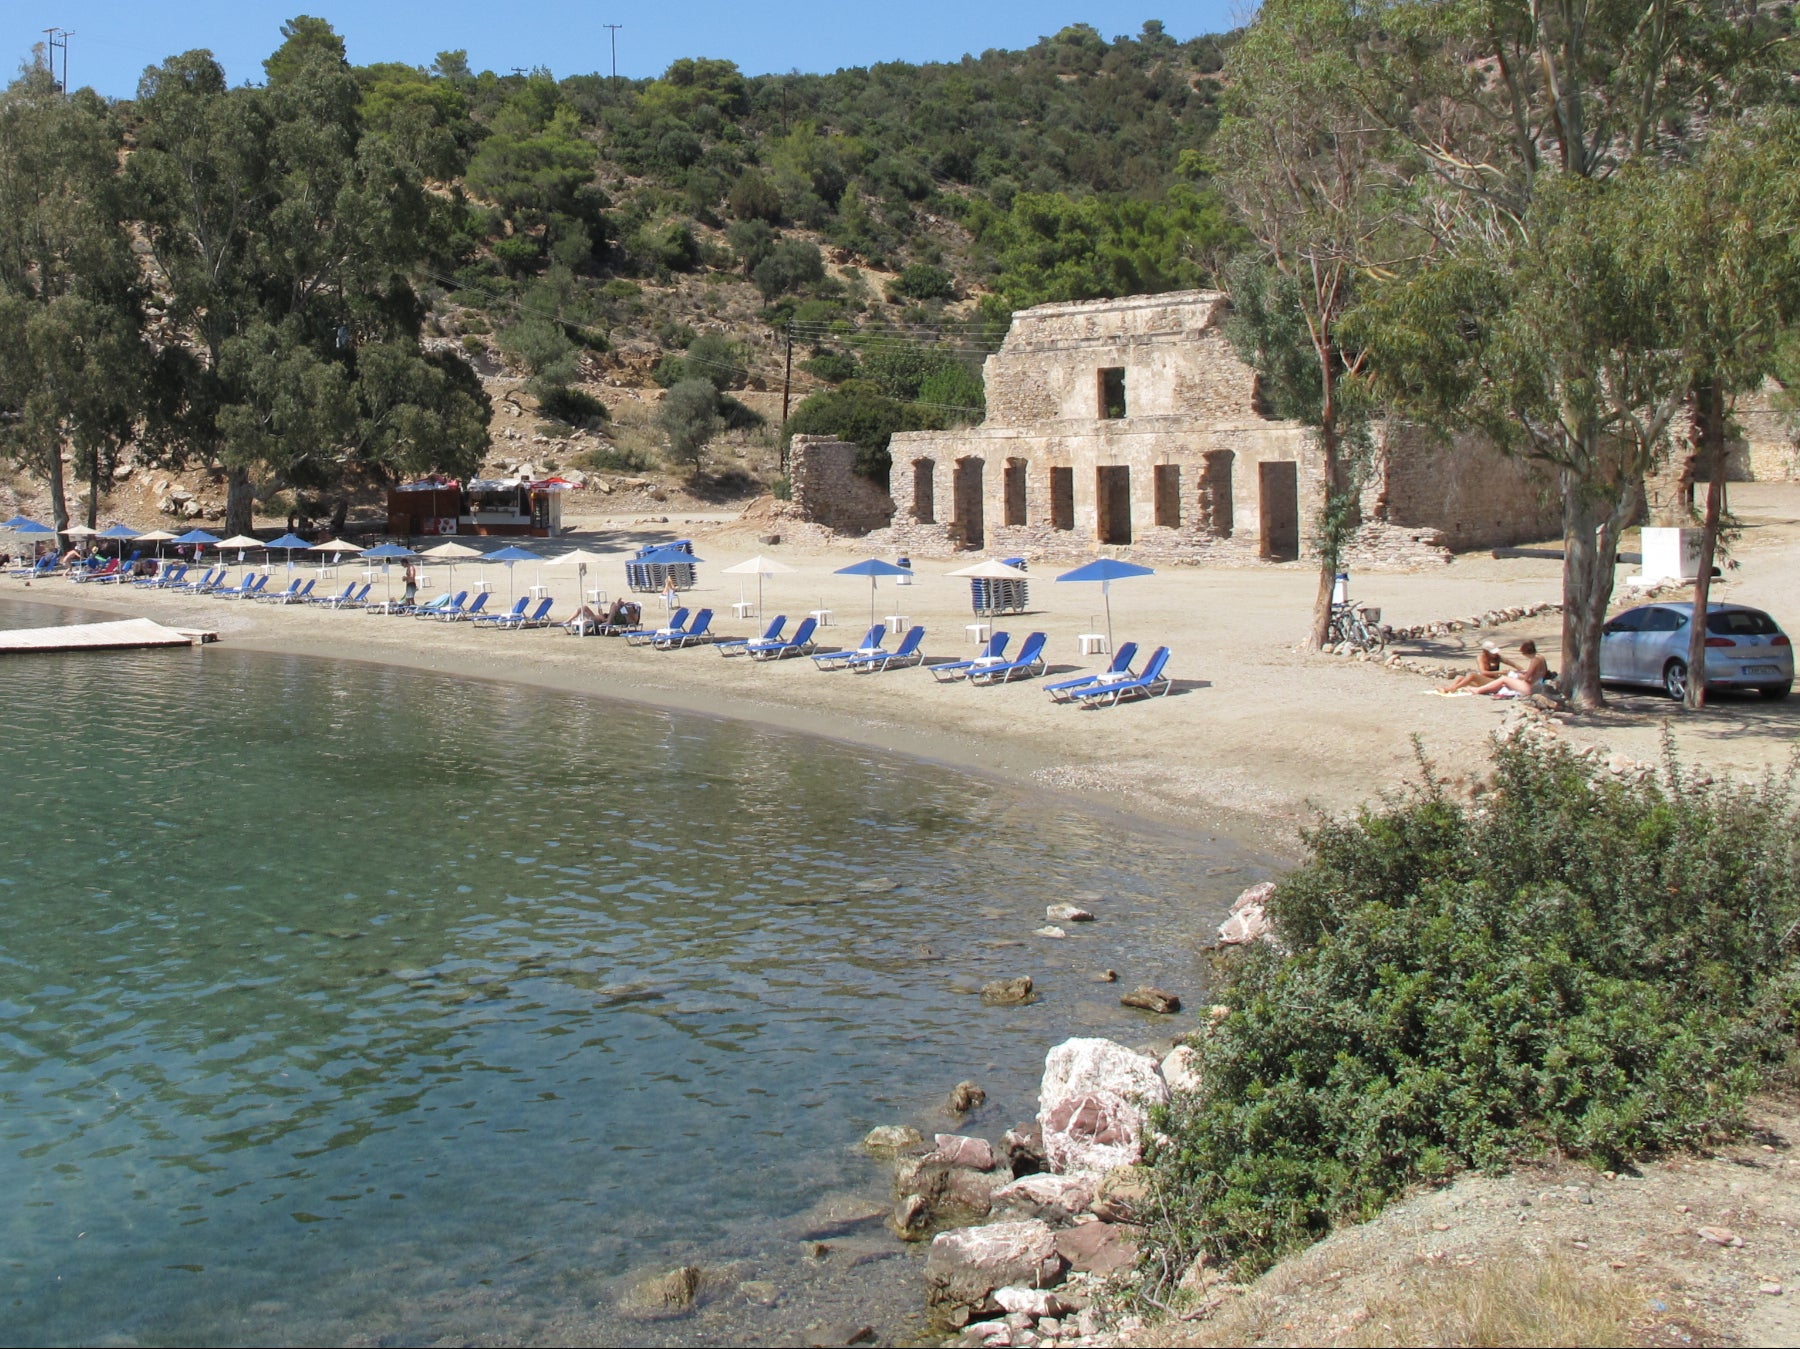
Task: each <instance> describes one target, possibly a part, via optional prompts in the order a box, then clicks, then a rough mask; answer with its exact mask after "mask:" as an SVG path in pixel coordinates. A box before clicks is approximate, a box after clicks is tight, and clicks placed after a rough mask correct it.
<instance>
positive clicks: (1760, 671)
mask: <svg viewBox="0 0 1800 1349" xmlns="http://www.w3.org/2000/svg"><path fill="white" fill-rule="evenodd" d="M1744 673H1745V674H1747V675H1750V676H1752V677H1753V678H1754V677H1760V676H1762V675H1769V676H1771V677H1773V676H1775V675H1779V674H1780V673H1781V667H1780V666H1779V665H1746V666H1745V667H1744Z"/></svg>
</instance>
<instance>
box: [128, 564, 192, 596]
mask: <svg viewBox="0 0 1800 1349" xmlns="http://www.w3.org/2000/svg"><path fill="white" fill-rule="evenodd" d="M187 574H188V569H187V564H186V563H177V564H176V565H175V566H173V567H170V568H169V569H168V570H167V571H165V572H164V573H163V574H162V575H161V576H140V577H138V578H137V580H135V581H133V582H132V583H131V584H133V585H134V586H143V587H144V589H146V590H166V589H168V588H169V587H170V586H178V585H180V584H181V583H182V581H183V580H185V579H186V577H187Z"/></svg>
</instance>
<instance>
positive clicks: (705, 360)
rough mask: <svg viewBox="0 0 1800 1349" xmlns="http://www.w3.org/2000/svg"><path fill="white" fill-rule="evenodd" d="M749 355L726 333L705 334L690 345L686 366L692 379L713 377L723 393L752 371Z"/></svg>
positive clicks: (733, 387)
mask: <svg viewBox="0 0 1800 1349" xmlns="http://www.w3.org/2000/svg"><path fill="white" fill-rule="evenodd" d="M749 362H750V354H749V353H748V352H747V351H745V350H744V347H743V344H742V343H739V342H733V341H732V340H731V339H730V338H729V337H726V336H725V335H724V334H723V333H702V334H701V335H700V336H699V337H696V338H695V339H694V340H693V341H692V342H690V343H689V344H688V350H687V358H686V369H687V374H688V377H689V378H691V379H704V380H710V381H711V382H712V386H713V387H714V388H715V389H717V390H718V391H719V392H720V393H724V392H725V390H727V389H735V388H737V387H739V386H740V385H742V384H743V382H744V380H745V379H746V378H748V376H749V374H750V368H749Z"/></svg>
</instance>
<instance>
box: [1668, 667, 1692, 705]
mask: <svg viewBox="0 0 1800 1349" xmlns="http://www.w3.org/2000/svg"><path fill="white" fill-rule="evenodd" d="M1687 676H1688V668H1687V662H1686V661H1680V660H1672V661H1670V662H1669V663H1668V664H1667V665H1665V666H1663V692H1664V693H1666V694H1668V695H1669V696H1670V697H1671V698H1673V699H1674V700H1675V701H1676V702H1678V703H1679V702H1682V701H1683V700H1684V699H1686V698H1687Z"/></svg>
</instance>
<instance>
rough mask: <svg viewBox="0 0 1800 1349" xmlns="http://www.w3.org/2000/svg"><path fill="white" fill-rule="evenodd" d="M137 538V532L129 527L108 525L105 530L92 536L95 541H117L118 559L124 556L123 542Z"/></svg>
mask: <svg viewBox="0 0 1800 1349" xmlns="http://www.w3.org/2000/svg"><path fill="white" fill-rule="evenodd" d="M137 536H138V532H137V531H136V530H135V529H133V528H132V527H131V526H130V525H108V526H107V527H106V528H105V529H103V530H101V531H100V532H99V533H98V534H96V535H94V537H95V538H96V539H117V540H118V541H119V556H120V557H124V556H125V541H126V540H127V539H135V538H136V537H137Z"/></svg>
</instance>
